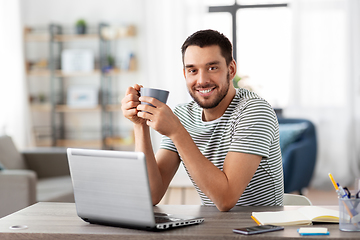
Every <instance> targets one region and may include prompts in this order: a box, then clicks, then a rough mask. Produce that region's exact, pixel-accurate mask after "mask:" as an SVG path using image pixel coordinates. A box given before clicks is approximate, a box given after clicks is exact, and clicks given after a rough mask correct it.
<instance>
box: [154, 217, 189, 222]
mask: <svg viewBox="0 0 360 240" xmlns="http://www.w3.org/2000/svg"><path fill="white" fill-rule="evenodd" d="M180 220H182V219H180V218H174V217H162V216H155V222H156V223H167V222H176V221H180Z"/></svg>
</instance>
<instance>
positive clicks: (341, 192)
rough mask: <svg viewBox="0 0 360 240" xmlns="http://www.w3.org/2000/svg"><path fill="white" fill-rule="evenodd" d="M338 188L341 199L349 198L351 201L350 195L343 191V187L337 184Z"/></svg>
mask: <svg viewBox="0 0 360 240" xmlns="http://www.w3.org/2000/svg"><path fill="white" fill-rule="evenodd" d="M337 186H338V188H339V190H338V191H339V196H340V197H341V198H347V199H349V196H348V194H347V193H346V192H345V190H344V189H343V187H342V186H340V184H339V183H337Z"/></svg>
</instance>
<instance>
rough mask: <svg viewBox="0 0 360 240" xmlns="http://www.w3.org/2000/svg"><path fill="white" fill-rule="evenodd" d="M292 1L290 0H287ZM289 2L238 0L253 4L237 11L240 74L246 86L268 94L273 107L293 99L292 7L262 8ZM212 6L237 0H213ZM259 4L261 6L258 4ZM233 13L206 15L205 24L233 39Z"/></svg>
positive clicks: (237, 56)
mask: <svg viewBox="0 0 360 240" xmlns="http://www.w3.org/2000/svg"><path fill="white" fill-rule="evenodd" d="M287 2H289V1H287ZM287 2H284V1H280V0H273V1H248V0H238V1H237V4H239V5H242V6H244V5H249V4H251V5H252V7H251V8H242V7H240V9H238V10H237V12H236V25H237V26H236V44H234V45H236V48H237V51H236V58H237V59H236V60H237V64H238V75H239V76H241V77H243V80H241V81H242V82H241V83H242V84H241V86H244V85H246V86H247V87H249V88H251V89H252V90H253V91H255V92H257V93H258V94H259V95H260V96H262V97H264V98H265V99H266V100H267V101H269V102H270V104H272V106H273V107H286V106H287V104H288V102H289V92H290V73H291V31H292V29H291V28H292V22H291V21H292V16H291V10H290V9H289V8H288V7H284V6H281V5H280V6H275V7H266V8H264V7H261V4H282V5H286V3H287ZM206 3H207V4H209V6H225V5H226V4H228V5H233V4H234V3H235V1H226V3H224V2H223V1H221V0H219V1H216V0H211V1H207V2H206ZM256 5H258V6H256ZM232 24H233V23H232V15H231V14H230V12H219V13H207V14H205V21H204V25H205V26H204V27H205V28H212V29H216V30H218V31H220V32H222V33H224V34H225V35H226V36H227V37H228V38H229V39H230V40H231V41H233V38H232V36H233V34H234V33H233V32H232Z"/></svg>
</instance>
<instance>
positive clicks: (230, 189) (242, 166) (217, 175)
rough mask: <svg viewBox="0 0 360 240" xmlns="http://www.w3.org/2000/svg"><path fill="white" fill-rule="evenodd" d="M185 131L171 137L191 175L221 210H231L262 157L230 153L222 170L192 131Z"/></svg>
mask: <svg viewBox="0 0 360 240" xmlns="http://www.w3.org/2000/svg"><path fill="white" fill-rule="evenodd" d="M184 131H185V132H183V133H177V134H176V135H174V136H173V137H172V138H171V139H172V141H173V142H174V144H175V146H176V147H177V149H178V151H179V154H180V156H181V157H182V159H183V161H184V164H185V166H186V168H187V170H188V171H189V173H190V175H191V177H192V178H193V180H194V181H195V182H196V184H197V186H198V187H199V188H200V189H201V190H202V191H203V193H204V194H206V195H207V196H208V197H209V198H210V199H211V200H212V201H213V202H214V203H215V205H216V207H217V208H218V209H219V210H220V211H228V210H230V209H231V208H232V207H234V206H235V204H236V203H237V201H238V200H239V198H240V197H241V195H242V193H243V192H244V190H245V188H246V187H247V185H248V184H249V182H250V180H251V179H252V177H253V175H254V174H255V172H256V169H257V168H258V166H259V164H260V161H261V158H262V157H261V156H258V155H253V154H246V153H238V152H228V154H227V155H226V158H225V161H224V166H223V171H221V170H220V169H218V168H217V167H216V166H215V165H214V164H213V163H211V162H210V161H209V160H208V159H206V158H205V157H204V155H202V153H201V152H200V151H199V149H198V148H197V146H196V145H195V143H194V142H193V140H192V138H191V137H190V135H189V134H188V132H187V131H186V130H185V129H184Z"/></svg>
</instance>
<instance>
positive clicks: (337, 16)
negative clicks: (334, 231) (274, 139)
mask: <svg viewBox="0 0 360 240" xmlns="http://www.w3.org/2000/svg"><path fill="white" fill-rule="evenodd" d="M352 5H354V6H352ZM353 7H356V9H355V8H354V9H353ZM291 8H292V9H293V24H294V26H293V29H294V30H293V61H292V62H293V67H292V76H293V77H292V81H291V85H292V88H291V90H290V93H291V94H290V96H291V100H290V101H291V103H290V105H289V106H288V107H287V108H286V109H284V115H285V116H286V117H302V118H307V119H309V120H311V121H313V122H314V124H315V126H316V129H317V137H318V158H317V164H316V167H315V174H314V178H313V181H312V186H313V187H315V188H323V189H324V188H325V189H326V188H329V189H330V188H332V186H331V182H330V180H329V177H328V173H332V174H333V176H334V178H335V179H336V181H338V182H340V183H341V184H342V185H351V184H352V183H353V182H354V178H355V176H356V175H357V176H359V166H358V158H359V148H360V145H359V139H358V137H357V136H356V135H355V131H356V129H357V131H358V132H359V130H358V128H359V120H358V119H359V110H357V113H356V114H357V119H356V114H355V112H354V111H355V109H356V108H357V109H359V96H358V95H359V93H355V91H354V90H353V87H354V83H355V82H358V79H359V72H356V73H355V74H357V76H355V75H354V71H355V63H354V61H353V60H354V46H356V45H358V44H359V41H357V43H355V42H354V43H353V45H352V44H351V43H352V40H353V38H354V36H352V35H353V31H354V30H355V32H357V34H358V33H359V30H358V29H355V28H354V29H351V26H352V23H353V20H354V18H353V19H352V18H351V16H352V15H355V16H356V18H357V20H358V17H357V15H358V14H359V4H358V3H357V2H356V1H347V0H326V1H325V0H295V1H293V3H292V4H291ZM350 10H351V11H350ZM357 27H358V24H357ZM357 40H359V39H358V36H357ZM357 54H358V53H357ZM357 63H359V62H357ZM357 65H359V64H357ZM352 68H354V69H352ZM357 71H358V70H357ZM358 89H359V88H358ZM356 94H357V96H356ZM355 98H357V105H356V106H355V104H356V102H355V101H354V100H355ZM356 122H357V123H356ZM356 137H357V139H356ZM355 141H357V143H356V142H355Z"/></svg>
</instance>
